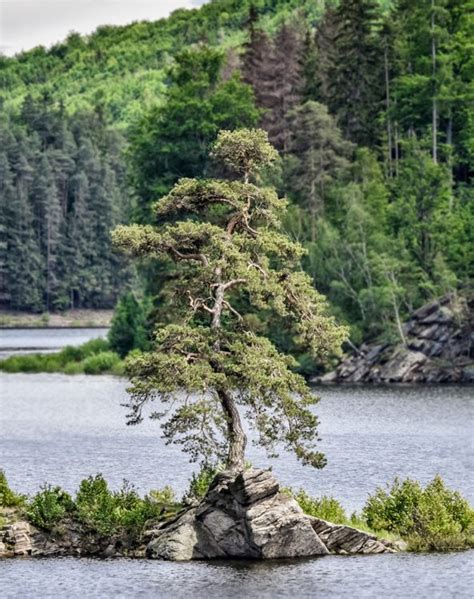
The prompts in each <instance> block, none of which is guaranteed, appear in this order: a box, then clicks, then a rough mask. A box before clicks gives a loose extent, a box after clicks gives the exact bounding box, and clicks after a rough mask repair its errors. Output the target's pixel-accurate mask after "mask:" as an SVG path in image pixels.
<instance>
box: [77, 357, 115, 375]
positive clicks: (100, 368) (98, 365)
mask: <svg viewBox="0 0 474 599" xmlns="http://www.w3.org/2000/svg"><path fill="white" fill-rule="evenodd" d="M119 361H120V357H119V355H118V354H116V353H115V352H111V351H106V352H100V353H99V354H96V355H94V356H89V357H88V358H86V359H85V360H84V364H83V368H84V372H85V374H101V373H102V372H106V371H109V370H112V369H113V368H114V366H116V365H117V364H118V363H119Z"/></svg>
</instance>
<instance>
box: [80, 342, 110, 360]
mask: <svg viewBox="0 0 474 599" xmlns="http://www.w3.org/2000/svg"><path fill="white" fill-rule="evenodd" d="M79 349H80V350H81V353H82V359H83V360H84V359H85V358H88V357H89V356H95V355H96V354H100V353H102V352H106V351H109V350H110V345H109V342H108V341H107V339H100V338H98V339H91V340H90V341H86V343H83V344H82V345H80V346H79Z"/></svg>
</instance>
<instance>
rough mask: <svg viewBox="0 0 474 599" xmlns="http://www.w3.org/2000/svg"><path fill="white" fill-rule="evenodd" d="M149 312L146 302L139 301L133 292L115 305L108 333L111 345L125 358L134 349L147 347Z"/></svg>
mask: <svg viewBox="0 0 474 599" xmlns="http://www.w3.org/2000/svg"><path fill="white" fill-rule="evenodd" d="M146 324H147V313H146V307H145V306H144V302H139V301H138V300H137V299H136V298H135V296H134V294H133V293H132V292H128V293H126V294H125V295H124V296H122V297H121V298H120V300H119V302H118V304H117V306H116V307H115V312H114V316H113V319H112V324H111V327H110V330H109V333H108V339H109V344H110V347H111V349H112V350H113V351H115V352H117V353H118V355H119V356H120V357H121V358H124V357H125V356H126V355H127V354H128V353H129V352H130V351H131V350H132V349H141V350H144V349H147V346H148V339H147V333H146Z"/></svg>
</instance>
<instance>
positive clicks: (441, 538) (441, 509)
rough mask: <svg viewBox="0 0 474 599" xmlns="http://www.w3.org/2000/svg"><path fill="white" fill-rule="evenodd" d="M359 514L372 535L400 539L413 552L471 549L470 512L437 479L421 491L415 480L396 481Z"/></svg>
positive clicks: (473, 541)
mask: <svg viewBox="0 0 474 599" xmlns="http://www.w3.org/2000/svg"><path fill="white" fill-rule="evenodd" d="M362 514H363V518H364V519H365V521H366V522H367V524H368V525H369V526H370V527H372V528H373V529H374V530H375V531H379V530H381V529H386V530H388V531H391V532H393V533H395V534H398V535H400V536H401V537H403V538H404V539H405V540H406V541H407V543H408V546H409V548H410V549H411V550H413V551H450V550H456V549H467V548H468V547H474V510H473V509H472V507H471V506H470V505H469V503H468V501H466V499H464V498H463V497H462V496H461V495H460V493H458V492H457V491H452V490H451V489H448V488H447V487H446V485H445V483H444V482H443V480H442V478H441V477H440V476H436V477H435V478H434V479H433V480H432V481H431V482H430V483H428V484H427V485H426V486H425V487H424V488H423V487H422V486H421V485H420V483H418V482H417V481H415V480H411V479H406V480H404V481H400V480H398V479H396V480H395V481H394V483H393V484H392V486H391V487H389V488H387V489H382V488H378V489H377V490H376V491H375V493H374V494H373V495H371V496H370V497H369V499H368V500H367V503H366V505H365V506H364V509H363V511H362Z"/></svg>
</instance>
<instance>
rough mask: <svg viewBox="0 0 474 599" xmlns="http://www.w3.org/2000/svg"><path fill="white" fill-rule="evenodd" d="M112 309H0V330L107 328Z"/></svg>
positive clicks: (110, 320) (110, 319)
mask: <svg viewBox="0 0 474 599" xmlns="http://www.w3.org/2000/svg"><path fill="white" fill-rule="evenodd" d="M112 316H113V310H92V309H90V310H89V309H87V310H86V309H77V310H65V311H64V312H44V313H42V314H35V313H32V312H14V311H11V310H0V331H1V330H13V329H32V330H34V329H38V330H39V329H45V330H48V329H102V328H109V327H110V324H111V322H112Z"/></svg>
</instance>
